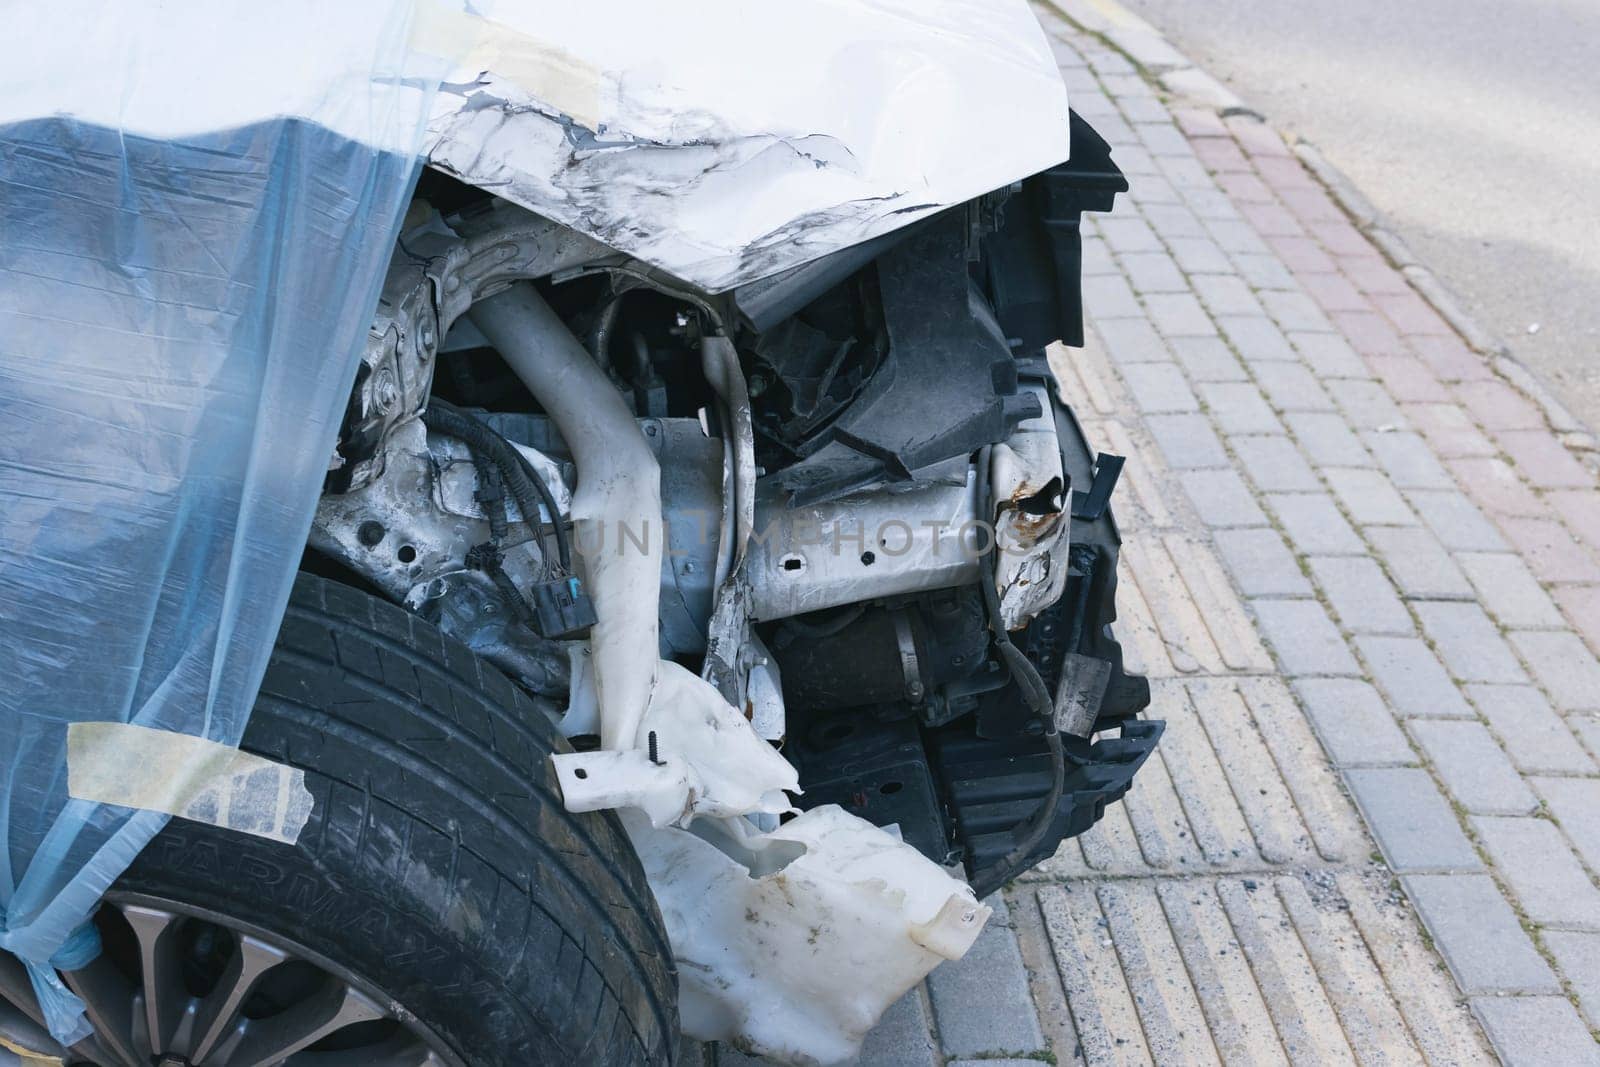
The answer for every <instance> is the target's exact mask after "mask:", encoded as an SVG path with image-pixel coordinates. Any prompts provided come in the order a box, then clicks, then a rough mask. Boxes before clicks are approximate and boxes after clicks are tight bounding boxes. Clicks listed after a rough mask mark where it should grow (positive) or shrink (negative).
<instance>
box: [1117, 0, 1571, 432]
mask: <svg viewBox="0 0 1600 1067" xmlns="http://www.w3.org/2000/svg"><path fill="white" fill-rule="evenodd" d="M1124 2H1125V3H1126V4H1127V5H1128V6H1129V7H1131V8H1132V9H1133V10H1135V11H1137V12H1138V13H1139V14H1141V15H1143V16H1144V17H1145V18H1146V19H1148V20H1149V21H1150V22H1152V23H1154V24H1155V25H1156V26H1157V27H1159V28H1160V29H1161V30H1162V31H1163V32H1164V33H1165V34H1166V35H1167V37H1168V38H1169V39H1170V40H1171V41H1172V42H1173V43H1174V44H1176V45H1177V46H1178V47H1179V48H1180V49H1181V50H1183V51H1184V52H1186V53H1187V54H1188V55H1189V56H1190V58H1192V59H1193V60H1194V61H1195V62H1196V63H1198V64H1200V65H1201V66H1203V67H1204V68H1205V69H1206V70H1208V71H1210V72H1211V73H1212V74H1213V75H1214V76H1216V77H1218V78H1220V79H1222V80H1223V81H1224V82H1226V83H1227V84H1228V85H1229V87H1230V88H1232V89H1233V90H1234V92H1236V93H1238V94H1239V95H1240V96H1241V97H1242V98H1243V99H1244V100H1245V102H1246V103H1247V104H1248V105H1249V106H1250V107H1252V108H1254V109H1256V110H1258V111H1260V112H1261V113H1262V114H1263V115H1265V116H1266V117H1267V119H1268V120H1269V121H1271V122H1272V123H1273V124H1274V125H1276V126H1278V127H1279V128H1280V129H1284V130H1286V131H1288V132H1291V133H1297V134H1300V135H1301V136H1303V137H1305V138H1306V139H1307V140H1309V141H1311V142H1312V143H1314V144H1315V145H1316V146H1317V147H1318V148H1320V149H1322V152H1323V154H1324V155H1325V156H1327V157H1328V158H1329V159H1330V160H1331V161H1332V162H1333V163H1334V164H1335V165H1336V166H1338V167H1339V168H1340V169H1342V170H1343V171H1344V172H1345V173H1346V174H1348V175H1349V176H1350V177H1351V179H1353V180H1354V182H1355V183H1356V185H1357V186H1358V187H1360V189H1361V191H1362V192H1364V193H1366V194H1367V196H1368V197H1369V198H1370V199H1371V200H1372V201H1373V203H1374V204H1376V205H1377V206H1378V208H1379V209H1380V210H1381V211H1383V212H1384V214H1386V215H1387V216H1388V217H1389V219H1390V220H1391V222H1392V223H1393V224H1394V226H1395V228H1396V229H1397V230H1399V232H1400V234H1401V235H1402V236H1403V237H1404V238H1405V240H1406V243H1407V244H1409V245H1410V246H1411V248H1412V250H1413V251H1414V252H1416V254H1417V256H1418V258H1420V259H1421V260H1422V261H1423V262H1425V263H1427V264H1428V265H1429V266H1430V267H1432V268H1433V269H1434V271H1435V272H1437V273H1438V274H1439V275H1440V276H1441V277H1442V278H1443V279H1444V280H1445V282H1446V283H1447V284H1448V285H1449V286H1450V287H1451V288H1452V289H1453V290H1454V291H1455V292H1456V294H1457V295H1458V296H1460V297H1461V298H1462V302H1463V303H1464V304H1465V305H1466V306H1467V309H1468V310H1469V311H1470V312H1471V313H1472V314H1473V315H1474V316H1475V317H1476V318H1477V319H1478V321H1479V322H1480V323H1481V324H1482V325H1483V326H1485V327H1487V328H1488V329H1490V330H1491V331H1492V332H1494V333H1495V334H1496V335H1497V336H1498V337H1499V338H1500V339H1501V340H1503V341H1505V342H1506V343H1507V344H1508V345H1510V347H1511V350H1512V351H1513V353H1515V355H1516V356H1517V357H1518V358H1519V359H1520V360H1522V362H1523V363H1524V364H1526V365H1527V366H1528V367H1529V368H1531V369H1532V370H1533V371H1534V372H1535V373H1536V374H1537V375H1538V376H1539V377H1540V378H1542V379H1543V380H1544V381H1545V383H1546V384H1547V385H1549V386H1550V387H1551V389H1552V391H1553V392H1554V393H1555V394H1556V395H1557V396H1559V397H1560V398H1561V399H1562V401H1563V402H1565V404H1566V406H1567V407H1568V408H1569V409H1570V410H1571V411H1572V412H1573V413H1574V414H1575V415H1577V416H1578V417H1579V418H1580V419H1582V420H1583V421H1584V422H1585V423H1587V424H1588V426H1589V427H1590V428H1591V429H1596V430H1600V0H1124Z"/></svg>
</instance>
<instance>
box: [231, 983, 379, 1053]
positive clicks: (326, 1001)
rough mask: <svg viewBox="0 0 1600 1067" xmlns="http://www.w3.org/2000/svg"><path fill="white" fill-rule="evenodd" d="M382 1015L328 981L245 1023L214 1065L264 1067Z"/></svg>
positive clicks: (359, 996) (368, 1002) (361, 998)
mask: <svg viewBox="0 0 1600 1067" xmlns="http://www.w3.org/2000/svg"><path fill="white" fill-rule="evenodd" d="M384 1015H385V1012H384V1010H383V1009H382V1008H380V1007H379V1006H378V1005H377V1004H374V1003H373V1002H372V1001H371V1000H370V999H368V998H367V997H365V996H363V995H362V994H360V993H358V992H356V991H355V990H353V989H351V988H350V987H348V986H346V985H343V984H339V983H332V982H330V983H329V984H328V985H325V986H323V987H322V988H321V989H320V990H318V991H317V992H316V993H315V994H313V995H312V996H311V997H309V998H307V999H306V1000H303V1001H301V1002H300V1003H298V1004H296V1005H294V1006H293V1007H291V1008H289V1009H288V1010H286V1011H283V1012H281V1013H279V1014H277V1015H273V1016H270V1017H268V1018H265V1019H253V1020H251V1021H249V1022H248V1023H247V1024H246V1026H245V1027H244V1034H243V1037H242V1039H241V1040H239V1042H238V1043H237V1044H234V1043H232V1042H228V1043H227V1044H225V1045H224V1047H222V1048H221V1049H219V1050H218V1051H219V1052H220V1053H221V1056H220V1057H219V1059H218V1062H219V1063H221V1064H226V1065H227V1067H267V1065H268V1064H274V1063H277V1062H278V1061H279V1060H285V1059H288V1058H289V1057H290V1056H292V1055H294V1054H295V1053H296V1052H299V1051H300V1050H301V1049H303V1048H305V1047H306V1046H308V1045H311V1044H314V1043H316V1042H317V1041H320V1040H322V1039H323V1038H324V1037H327V1036H328V1035H329V1034H331V1033H333V1032H334V1031H335V1030H340V1029H343V1028H344V1027H346V1026H350V1025H352V1024H354V1023H359V1022H367V1021H370V1020H372V1019H381V1018H383V1017H384Z"/></svg>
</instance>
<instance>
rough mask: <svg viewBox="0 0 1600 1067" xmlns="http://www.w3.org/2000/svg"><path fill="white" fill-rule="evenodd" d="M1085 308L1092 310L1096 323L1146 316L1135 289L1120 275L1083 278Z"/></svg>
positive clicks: (1091, 275) (1092, 275)
mask: <svg viewBox="0 0 1600 1067" xmlns="http://www.w3.org/2000/svg"><path fill="white" fill-rule="evenodd" d="M1083 306H1084V307H1085V308H1088V309H1092V312H1093V315H1094V319H1095V321H1097V322H1098V321H1100V320H1101V319H1136V318H1139V317H1141V316H1143V314H1144V308H1143V307H1141V306H1140V304H1139V298H1138V297H1136V296H1134V295H1133V287H1132V286H1130V285H1129V284H1128V281H1127V279H1126V278H1123V277H1122V276H1121V275H1118V274H1099V275H1095V274H1089V275H1085V276H1084V278H1083Z"/></svg>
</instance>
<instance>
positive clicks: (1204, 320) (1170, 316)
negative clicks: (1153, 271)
mask: <svg viewBox="0 0 1600 1067" xmlns="http://www.w3.org/2000/svg"><path fill="white" fill-rule="evenodd" d="M1144 306H1145V308H1146V310H1148V311H1149V313H1150V321H1151V322H1153V323H1154V324H1155V327H1156V329H1157V330H1158V331H1160V333H1161V335H1162V336H1163V337H1215V336H1216V334H1217V327H1216V324H1215V323H1213V322H1212V321H1211V318H1210V316H1208V315H1207V314H1206V312H1205V309H1204V308H1202V307H1201V306H1200V301H1199V300H1197V299H1195V296H1194V294H1193V293H1152V294H1151V295H1149V296H1147V297H1145V298H1144Z"/></svg>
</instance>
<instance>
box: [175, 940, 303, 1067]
mask: <svg viewBox="0 0 1600 1067" xmlns="http://www.w3.org/2000/svg"><path fill="white" fill-rule="evenodd" d="M237 946H238V951H236V952H235V953H234V954H233V956H232V957H231V958H230V959H229V960H228V965H227V967H226V968H225V969H224V970H223V972H222V976H221V977H220V978H218V979H217V984H216V986H215V988H213V989H212V990H211V992H210V993H208V994H206V997H205V999H204V1000H202V1001H201V1002H200V1006H199V1009H198V1012H197V1018H196V1024H195V1032H196V1033H197V1034H198V1035H199V1036H198V1037H197V1038H196V1040H195V1042H194V1048H193V1050H192V1051H191V1052H190V1053H189V1059H190V1060H192V1061H193V1062H194V1063H204V1062H206V1057H207V1056H209V1055H210V1054H211V1051H212V1050H213V1049H214V1048H216V1047H217V1043H218V1042H219V1041H221V1040H222V1037H223V1035H224V1034H226V1033H228V1032H229V1031H230V1030H235V1029H238V1028H239V1026H240V1025H241V1020H240V1019H239V1006H240V1005H241V1004H243V1003H244V998H245V997H246V996H248V995H249V993H250V990H251V989H252V988H254V987H255V984H256V980H257V979H259V978H260V977H261V976H262V975H263V974H266V973H267V971H269V970H271V969H272V968H273V967H276V966H277V965H278V964H280V963H282V962H283V961H285V960H287V959H288V958H289V954H288V953H287V952H285V951H283V950H282V949H279V948H274V947H273V946H272V945H269V944H267V943H266V942H264V941H260V940H258V939H256V938H254V937H246V936H242V935H241V936H240V937H239V938H238V940H237Z"/></svg>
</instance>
